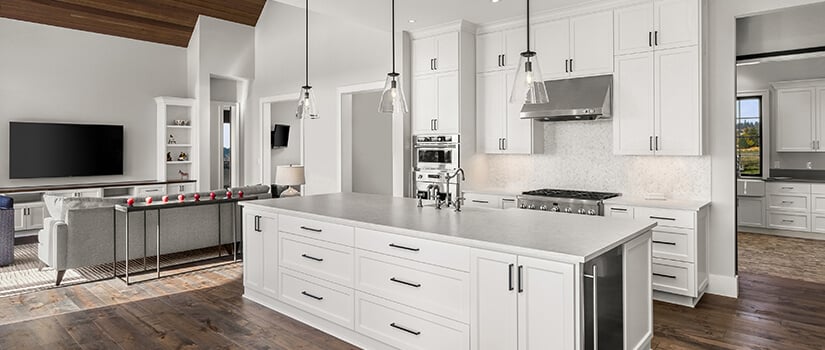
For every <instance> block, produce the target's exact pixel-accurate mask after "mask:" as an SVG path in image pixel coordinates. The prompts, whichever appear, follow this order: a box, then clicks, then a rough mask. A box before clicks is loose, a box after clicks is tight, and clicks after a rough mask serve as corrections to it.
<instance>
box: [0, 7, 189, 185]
mask: <svg viewBox="0 0 825 350" xmlns="http://www.w3.org/2000/svg"><path fill="white" fill-rule="evenodd" d="M186 70H187V67H186V50H185V49H183V48H179V47H174V46H169V45H162V44H154V43H149V42H143V41H137V40H131V39H124V38H119V37H113V36H107V35H101V34H94V33H88V32H83V31H77V30H71V29H64V28H58V27H53V26H46V25H40V24H34V23H29V22H22V21H16V20H10V19H5V18H0V140H8V132H9V131H8V130H9V129H8V128H9V123H8V122H9V121H12V120H13V121H43V122H66V123H106V124H119V125H124V126H125V128H124V164H123V165H124V175H123V176H105V177H82V178H52V179H31V180H10V179H9V178H8V174H9V173H8V166H7V164H8V143H4V142H2V141H0V186H23V185H44V184H67V183H82V182H101V181H124V180H153V179H155V176H156V169H155V164H156V163H157V160H156V159H155V157H156V152H155V151H156V141H155V138H156V130H155V128H156V123H155V115H156V112H155V101H154V100H153V98H154V97H156V96H186V92H187V89H186Z"/></svg>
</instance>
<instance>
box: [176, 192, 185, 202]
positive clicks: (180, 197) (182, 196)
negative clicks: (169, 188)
mask: <svg viewBox="0 0 825 350" xmlns="http://www.w3.org/2000/svg"><path fill="white" fill-rule="evenodd" d="M184 199H186V196H185V195H184V194H183V193H181V194H179V195H178V202H183V200H184Z"/></svg>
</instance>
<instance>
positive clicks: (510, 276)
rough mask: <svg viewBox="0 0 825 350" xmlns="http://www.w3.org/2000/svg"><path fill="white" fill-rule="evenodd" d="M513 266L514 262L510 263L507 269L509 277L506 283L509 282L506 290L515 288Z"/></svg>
mask: <svg viewBox="0 0 825 350" xmlns="http://www.w3.org/2000/svg"><path fill="white" fill-rule="evenodd" d="M514 267H515V264H510V267H509V268H508V270H509V272H510V273H509V278H508V283H509V284H508V287H509V289H508V290H513V289H515V287H514V286H513V268H514Z"/></svg>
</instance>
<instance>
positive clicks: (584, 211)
mask: <svg viewBox="0 0 825 350" xmlns="http://www.w3.org/2000/svg"><path fill="white" fill-rule="evenodd" d="M579 214H587V210H585V209H584V208H579Z"/></svg>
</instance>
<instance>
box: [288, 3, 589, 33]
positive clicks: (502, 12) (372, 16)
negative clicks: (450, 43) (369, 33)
mask: <svg viewBox="0 0 825 350" xmlns="http://www.w3.org/2000/svg"><path fill="white" fill-rule="evenodd" d="M275 1H278V2H281V3H284V4H288V5H292V6H295V7H300V8H304V0H275ZM600 1H605V0H538V1H536V0H533V1H531V2H530V7H531V9H530V12H531V13H533V14H535V13H537V12H544V11H550V10H556V9H562V8H567V7H572V6H577V5H578V6H580V5H581V4H583V3H589V2H600ZM390 6H391V1H390V0H311V1H310V2H309V9H310V10H311V11H313V12H318V13H321V14H325V15H328V16H333V17H340V18H344V19H347V20H350V21H353V22H356V23H360V24H362V25H365V26H369V27H373V28H376V29H379V30H385V31H389V30H390ZM395 7H396V9H395V11H396V27H397V29H399V30H413V29H418V28H424V27H429V26H433V25H438V24H443V23H447V22H450V21H455V20H459V19H464V20H467V21H470V22H473V23H477V24H484V23H490V22H495V21H499V20H505V19H509V18H515V17H521V16H524V13H525V10H526V1H525V0H500V1H499V2H495V3H494V2H492V1H491V0H396V1H395ZM410 19H414V20H415V23H410V22H409V20H410Z"/></svg>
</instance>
